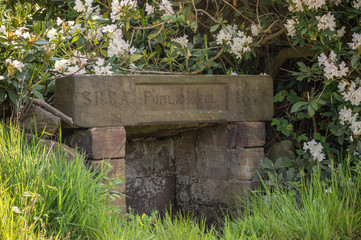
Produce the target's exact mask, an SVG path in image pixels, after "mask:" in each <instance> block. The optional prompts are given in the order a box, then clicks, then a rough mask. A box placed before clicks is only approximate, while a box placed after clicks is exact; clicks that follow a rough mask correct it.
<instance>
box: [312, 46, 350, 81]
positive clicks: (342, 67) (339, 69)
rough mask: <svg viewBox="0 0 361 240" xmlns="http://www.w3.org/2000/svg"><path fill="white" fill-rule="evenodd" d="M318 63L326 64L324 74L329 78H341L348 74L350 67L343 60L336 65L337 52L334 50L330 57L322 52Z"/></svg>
mask: <svg viewBox="0 0 361 240" xmlns="http://www.w3.org/2000/svg"><path fill="white" fill-rule="evenodd" d="M317 59H318V64H319V65H320V66H324V67H325V68H324V69H323V71H324V76H325V77H326V78H327V79H334V78H341V77H344V76H346V75H347V73H348V71H349V69H348V67H347V66H346V63H345V62H343V61H342V62H341V63H340V64H338V66H336V64H335V61H336V53H335V52H334V51H331V52H330V55H329V57H328V58H327V57H326V55H325V54H323V53H321V55H320V56H318V58H317Z"/></svg>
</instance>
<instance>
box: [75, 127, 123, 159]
mask: <svg viewBox="0 0 361 240" xmlns="http://www.w3.org/2000/svg"><path fill="white" fill-rule="evenodd" d="M125 143H126V132H125V129H124V128H123V127H106V128H91V129H87V130H80V131H76V132H75V133H74V134H73V135H72V136H71V137H70V139H69V144H70V145H71V146H72V147H75V146H78V147H80V148H81V149H82V150H84V151H85V153H86V154H87V157H88V158H90V159H104V158H123V157H125Z"/></svg>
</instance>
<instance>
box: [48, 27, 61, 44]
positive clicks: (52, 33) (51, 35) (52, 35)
mask: <svg viewBox="0 0 361 240" xmlns="http://www.w3.org/2000/svg"><path fill="white" fill-rule="evenodd" d="M57 34H58V32H57V31H56V29H55V28H52V29H50V30H49V31H48V32H47V34H46V36H47V37H48V38H49V40H50V41H52V40H53V39H55V38H56V35H57Z"/></svg>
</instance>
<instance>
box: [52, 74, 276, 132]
mask: <svg viewBox="0 0 361 240" xmlns="http://www.w3.org/2000/svg"><path fill="white" fill-rule="evenodd" d="M68 86H73V87H72V88H69V87H68ZM272 89H273V87H272V79H271V78H270V77H265V76H216V75H209V76H208V75H199V76H186V75H185V76H165V75H164V76H160V75H146V76H143V75H139V76H138V75H134V76H133V75H114V76H87V75H79V76H72V77H69V78H66V79H63V80H62V81H57V83H56V92H57V94H56V99H55V100H56V101H55V103H56V107H57V108H58V109H59V110H61V111H63V112H64V113H66V114H67V115H69V116H71V117H72V118H73V121H74V123H75V124H77V125H78V126H81V127H107V126H123V125H124V126H137V125H145V124H163V123H165V124H171V123H177V124H178V123H195V122H216V121H232V122H235V121H262V120H269V119H271V118H272V114H273V101H272V100H273V93H272Z"/></svg>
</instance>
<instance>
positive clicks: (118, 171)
mask: <svg viewBox="0 0 361 240" xmlns="http://www.w3.org/2000/svg"><path fill="white" fill-rule="evenodd" d="M90 164H91V166H92V168H93V169H94V170H97V169H100V168H103V169H105V170H106V171H109V172H108V174H107V177H108V178H114V179H124V180H123V183H121V184H118V185H116V186H114V191H116V192H119V193H124V191H125V181H126V180H125V160H124V158H119V159H109V160H98V161H95V160H94V161H91V162H90Z"/></svg>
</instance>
